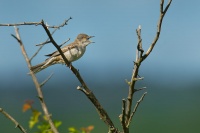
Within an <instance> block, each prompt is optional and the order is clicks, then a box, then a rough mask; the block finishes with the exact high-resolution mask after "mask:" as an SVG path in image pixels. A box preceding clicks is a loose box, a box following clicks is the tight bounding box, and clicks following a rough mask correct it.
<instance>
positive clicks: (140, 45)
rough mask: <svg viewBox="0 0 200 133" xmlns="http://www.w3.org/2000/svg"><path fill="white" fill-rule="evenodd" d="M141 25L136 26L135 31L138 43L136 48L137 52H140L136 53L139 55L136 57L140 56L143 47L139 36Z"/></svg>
mask: <svg viewBox="0 0 200 133" xmlns="http://www.w3.org/2000/svg"><path fill="white" fill-rule="evenodd" d="M141 29H142V27H141V25H139V26H138V29H137V30H136V33H137V36H138V45H137V49H138V52H140V54H139V53H138V55H139V57H138V58H141V57H142V54H143V52H144V50H143V48H142V38H141ZM138 58H137V59H138ZM136 61H137V60H136Z"/></svg>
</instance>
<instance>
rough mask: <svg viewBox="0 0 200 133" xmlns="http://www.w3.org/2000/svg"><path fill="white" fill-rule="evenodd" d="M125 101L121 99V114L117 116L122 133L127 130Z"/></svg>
mask: <svg viewBox="0 0 200 133" xmlns="http://www.w3.org/2000/svg"><path fill="white" fill-rule="evenodd" d="M125 115H126V100H125V99H122V114H121V115H120V116H119V117H120V122H121V125H122V128H123V131H124V133H125V132H126V130H127V128H126V121H125V119H126V117H125Z"/></svg>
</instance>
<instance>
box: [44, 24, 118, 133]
mask: <svg viewBox="0 0 200 133" xmlns="http://www.w3.org/2000/svg"><path fill="white" fill-rule="evenodd" d="M42 26H43V28H44V30H45V31H46V33H47V35H48V37H49V39H50V41H51V42H52V44H53V45H54V46H55V47H56V49H57V50H58V52H59V53H60V55H61V56H62V58H63V60H64V62H65V64H66V65H67V66H68V67H69V68H70V70H71V71H72V72H73V73H74V75H75V76H76V77H77V79H78V80H79V82H80V83H81V87H79V86H78V87H77V89H78V90H80V91H82V92H83V93H84V94H85V95H86V96H87V98H88V99H89V100H90V101H91V102H92V103H93V105H94V106H95V107H96V109H97V112H98V113H99V115H100V118H101V119H102V120H103V121H104V122H105V123H106V124H107V125H108V127H109V131H110V132H111V133H114V132H116V133H117V129H116V128H115V126H114V124H113V122H112V121H111V119H110V117H109V116H108V114H107V112H106V111H105V110H104V109H103V107H102V106H101V104H100V103H99V101H98V100H97V98H96V97H95V95H94V94H93V92H92V91H91V90H90V89H89V88H88V86H87V84H86V83H85V81H84V80H83V78H82V76H81V75H80V73H79V71H78V70H77V69H76V68H75V67H74V66H73V65H72V64H71V63H70V62H69V61H68V60H67V58H66V57H65V56H64V54H63V52H62V51H61V49H60V47H59V45H58V44H57V43H56V42H55V40H54V39H53V37H52V35H51V34H50V31H49V29H48V27H47V26H46V24H45V23H44V21H42Z"/></svg>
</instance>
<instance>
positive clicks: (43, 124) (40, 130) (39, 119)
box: [22, 100, 94, 133]
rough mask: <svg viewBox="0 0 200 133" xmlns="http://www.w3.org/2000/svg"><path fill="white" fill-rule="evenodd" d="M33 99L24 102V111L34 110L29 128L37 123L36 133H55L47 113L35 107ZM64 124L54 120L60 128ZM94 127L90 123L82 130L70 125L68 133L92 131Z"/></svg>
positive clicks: (88, 132)
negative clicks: (44, 113)
mask: <svg viewBox="0 0 200 133" xmlns="http://www.w3.org/2000/svg"><path fill="white" fill-rule="evenodd" d="M33 103H34V102H33V100H26V101H25V102H24V104H23V107H22V111H23V112H26V111H28V110H31V111H32V115H31V117H30V120H29V128H30V129H32V128H33V127H35V125H36V124H37V131H36V132H35V133H53V131H51V127H50V125H49V123H48V121H47V118H46V116H45V115H42V112H40V111H38V110H37V109H35V108H33V106H32V105H33ZM61 124H62V122H61V121H54V125H55V127H56V128H58V127H59V126H60V125H61ZM93 129H94V126H92V125H90V126H88V127H82V128H81V129H80V130H78V129H76V128H74V127H70V128H68V133H91V131H92V130H93Z"/></svg>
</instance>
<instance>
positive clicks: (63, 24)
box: [47, 17, 72, 29]
mask: <svg viewBox="0 0 200 133" xmlns="http://www.w3.org/2000/svg"><path fill="white" fill-rule="evenodd" d="M70 19H72V17H70V18H69V19H67V20H65V21H64V22H63V23H62V24H60V25H58V26H47V27H48V28H56V29H59V28H61V27H64V26H65V25H67V23H68V21H69V20H70Z"/></svg>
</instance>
